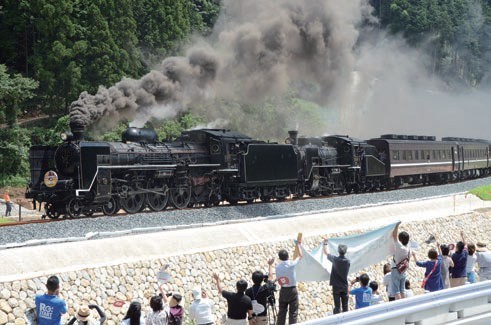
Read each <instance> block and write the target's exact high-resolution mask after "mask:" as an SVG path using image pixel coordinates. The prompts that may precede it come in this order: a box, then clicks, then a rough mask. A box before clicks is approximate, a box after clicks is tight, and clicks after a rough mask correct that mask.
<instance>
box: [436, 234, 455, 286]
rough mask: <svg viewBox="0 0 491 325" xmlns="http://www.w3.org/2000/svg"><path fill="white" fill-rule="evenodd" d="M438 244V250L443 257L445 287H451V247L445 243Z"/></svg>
mask: <svg viewBox="0 0 491 325" xmlns="http://www.w3.org/2000/svg"><path fill="white" fill-rule="evenodd" d="M436 246H437V247H438V251H439V253H440V255H441V257H442V280H443V288H444V289H448V288H450V272H449V268H451V267H453V266H454V264H453V261H452V258H451V257H450V256H449V254H450V248H449V247H448V246H447V245H445V244H443V245H440V244H438V243H436Z"/></svg>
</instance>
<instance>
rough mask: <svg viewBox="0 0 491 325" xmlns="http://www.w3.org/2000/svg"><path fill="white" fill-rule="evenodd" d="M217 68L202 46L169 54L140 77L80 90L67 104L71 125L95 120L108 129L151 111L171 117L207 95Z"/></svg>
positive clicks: (81, 125)
mask: <svg viewBox="0 0 491 325" xmlns="http://www.w3.org/2000/svg"><path fill="white" fill-rule="evenodd" d="M217 69H218V60H217V58H216V56H215V54H214V53H213V52H212V51H210V50H208V49H204V48H197V49H193V50H191V51H190V52H189V55H188V56H187V57H186V58H184V57H171V58H168V59H166V60H164V62H163V63H162V67H161V71H157V70H152V71H151V72H149V73H148V74H146V75H145V76H143V77H142V78H141V79H140V80H135V79H130V78H125V79H123V80H121V81H120V82H118V83H117V84H116V85H114V86H112V87H110V88H105V87H102V86H101V87H99V90H98V91H97V93H96V94H95V95H90V94H88V93H87V92H83V93H82V94H80V97H79V98H78V100H77V101H75V102H73V103H72V105H71V108H70V126H71V127H72V128H88V127H91V126H93V125H94V124H95V125H96V127H99V128H102V129H108V128H111V127H114V126H116V125H117V124H118V123H119V121H121V120H122V119H126V120H129V121H133V120H135V119H136V120H140V121H142V123H143V124H144V123H145V122H146V120H148V116H151V115H157V116H162V117H163V118H165V117H173V116H175V114H177V113H178V112H179V111H180V110H182V109H184V108H183V107H185V106H186V105H188V104H190V103H192V102H194V101H199V100H201V99H203V98H205V97H206V94H207V92H208V91H210V90H209V87H210V83H211V82H213V80H214V79H215V76H216V73H217ZM137 124H138V122H137ZM137 126H142V125H137Z"/></svg>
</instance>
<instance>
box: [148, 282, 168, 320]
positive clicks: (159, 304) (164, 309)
mask: <svg viewBox="0 0 491 325" xmlns="http://www.w3.org/2000/svg"><path fill="white" fill-rule="evenodd" d="M159 289H160V294H159V295H157V296H153V297H151V298H150V308H152V311H151V312H149V313H148V314H147V318H146V320H145V323H146V325H166V324H167V322H168V320H167V315H168V314H169V306H168V305H167V296H166V294H165V291H164V286H163V285H160V287H159Z"/></svg>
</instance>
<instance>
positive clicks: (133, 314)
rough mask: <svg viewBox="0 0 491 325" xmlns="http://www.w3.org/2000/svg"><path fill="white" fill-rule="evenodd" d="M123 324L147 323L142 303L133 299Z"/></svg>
mask: <svg viewBox="0 0 491 325" xmlns="http://www.w3.org/2000/svg"><path fill="white" fill-rule="evenodd" d="M121 325H145V317H144V316H143V314H142V305H141V304H140V303H139V302H138V301H133V302H132V303H131V304H130V307H129V308H128V311H127V312H126V315H125V316H124V318H123V320H122V321H121Z"/></svg>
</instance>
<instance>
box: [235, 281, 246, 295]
mask: <svg viewBox="0 0 491 325" xmlns="http://www.w3.org/2000/svg"><path fill="white" fill-rule="evenodd" d="M236 287H237V292H238V293H244V292H245V291H246V289H247V281H246V280H244V279H240V280H239V281H237V284H236Z"/></svg>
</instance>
